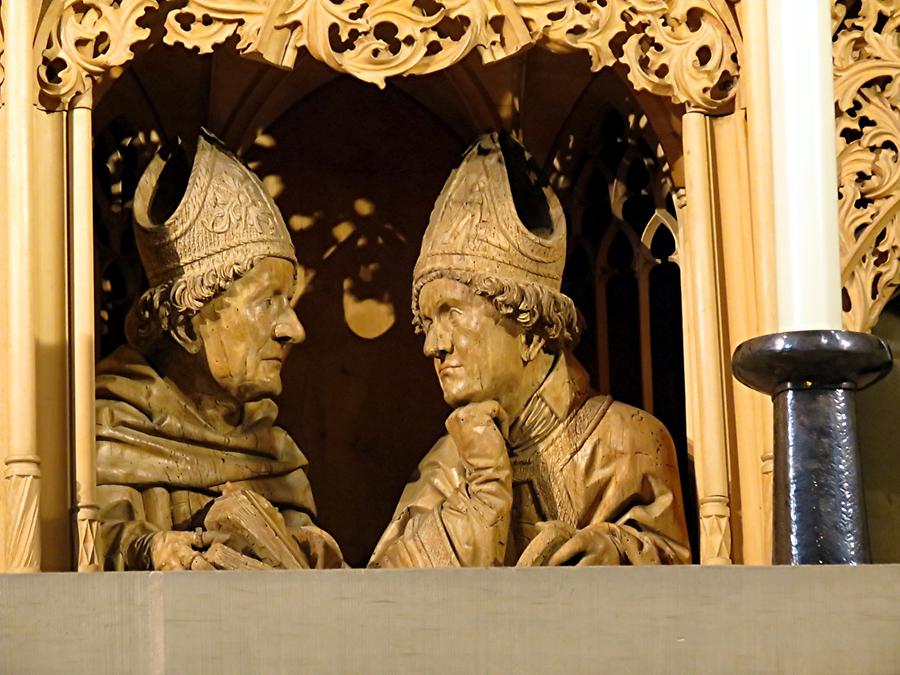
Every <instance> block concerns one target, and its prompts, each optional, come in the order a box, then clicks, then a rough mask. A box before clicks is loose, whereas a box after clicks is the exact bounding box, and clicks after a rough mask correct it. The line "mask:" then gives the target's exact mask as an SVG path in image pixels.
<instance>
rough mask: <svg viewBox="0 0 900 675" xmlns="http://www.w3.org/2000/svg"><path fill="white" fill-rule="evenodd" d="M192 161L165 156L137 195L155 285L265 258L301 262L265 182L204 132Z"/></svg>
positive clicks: (139, 227)
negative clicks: (298, 260)
mask: <svg viewBox="0 0 900 675" xmlns="http://www.w3.org/2000/svg"><path fill="white" fill-rule="evenodd" d="M186 173H187V168H186V166H185V164H184V162H179V161H178V159H177V158H176V157H169V158H164V157H163V156H162V155H161V154H157V155H156V156H155V157H154V158H153V160H152V161H151V162H150V164H149V165H148V166H147V169H146V170H145V171H144V173H143V175H142V176H141V179H140V181H139V182H138V187H137V191H136V193H135V197H134V222H135V237H136V239H137V246H138V251H139V253H140V256H141V262H142V263H143V265H144V271H145V272H146V273H147V279H148V280H149V281H150V286H151V287H153V286H159V285H161V284H165V283H167V282H170V281H173V280H175V279H178V278H181V277H190V276H195V275H200V274H204V273H207V272H210V271H212V270H220V271H222V272H225V273H227V271H228V270H229V269H231V268H233V267H234V266H235V265H237V264H240V263H246V262H247V261H248V260H252V259H254V258H258V257H269V256H271V257H276V258H284V259H286V260H290V261H291V262H294V263H296V262H297V258H296V254H295V252H294V246H293V244H292V243H291V236H290V234H289V232H288V229H287V227H286V226H285V224H284V219H283V218H282V217H281V213H280V212H279V210H278V207H276V206H275V203H274V202H273V201H272V198H271V197H270V196H269V194H268V192H266V189H265V187H263V184H262V182H261V181H260V180H259V178H257V177H256V175H255V174H254V173H253V172H252V171H251V170H250V169H249V168H247V167H246V166H245V165H244V164H243V163H242V162H241V161H240V160H239V159H238V158H237V157H235V156H234V155H233V154H232V153H231V152H229V151H228V150H227V149H225V147H224V146H223V145H222V143H221V141H219V140H218V139H217V138H216V137H215V136H213V135H212V134H210V133H209V132H207V131H205V130H201V132H200V137H199V139H198V141H197V152H196V154H195V155H194V161H193V164H192V166H191V168H190V173H189V175H187V177H186V181H185V174H186Z"/></svg>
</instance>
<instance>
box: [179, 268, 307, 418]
mask: <svg viewBox="0 0 900 675" xmlns="http://www.w3.org/2000/svg"><path fill="white" fill-rule="evenodd" d="M295 287H296V283H295V277H294V266H293V265H292V264H291V263H289V262H288V261H287V260H282V259H281V258H265V259H264V260H262V261H260V262H259V263H258V264H256V265H255V266H254V267H253V269H251V270H250V271H249V272H248V273H247V274H245V275H244V276H243V277H241V278H240V279H238V280H237V281H235V282H234V283H233V284H231V285H230V286H229V287H228V289H227V290H226V291H225V292H224V293H222V295H220V296H218V297H217V298H216V299H215V300H213V301H212V302H210V303H207V304H206V305H205V306H204V307H203V309H202V310H200V312H199V313H198V314H197V315H195V316H194V319H193V325H194V330H195V332H196V334H197V336H198V338H200V341H201V342H202V347H201V349H202V351H203V354H204V356H205V357H206V364H207V367H208V368H209V372H210V374H211V375H212V377H213V379H214V380H215V381H216V382H217V383H218V385H219V386H220V387H221V388H222V389H223V390H225V391H226V392H228V393H229V394H230V395H231V396H232V397H234V398H235V399H236V400H237V401H240V402H242V403H244V402H247V401H255V400H259V399H262V398H267V397H270V396H277V395H278V394H280V393H281V366H282V363H283V362H284V359H285V357H286V356H287V354H288V351H289V349H290V347H291V345H293V344H296V343H299V342H302V341H303V339H304V338H305V337H306V335H305V333H304V331H303V326H302V325H300V321H299V319H298V318H297V314H296V313H295V312H294V308H293V305H292V300H293V297H294V290H295Z"/></svg>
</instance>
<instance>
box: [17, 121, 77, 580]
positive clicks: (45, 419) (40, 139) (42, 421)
mask: <svg viewBox="0 0 900 675" xmlns="http://www.w3.org/2000/svg"><path fill="white" fill-rule="evenodd" d="M32 117H33V122H32V124H33V128H34V154H33V155H32V157H31V160H30V162H29V165H28V170H27V171H24V172H23V173H26V174H30V180H31V198H32V200H33V201H32V213H33V214H34V217H33V219H32V221H31V246H32V254H31V258H30V259H31V261H32V264H33V267H32V268H31V275H32V284H33V286H32V290H31V296H30V297H29V299H28V302H29V303H30V305H31V307H32V312H33V321H34V342H35V353H34V358H35V364H34V366H35V396H36V397H37V399H36V402H35V406H36V408H37V416H36V421H37V429H36V432H35V438H36V442H37V448H38V453H37V454H38V455H39V456H40V458H41V505H40V521H41V537H40V540H41V569H42V570H43V571H49V572H66V571H70V570H71V569H72V567H73V565H72V559H73V556H72V548H73V547H72V512H71V497H70V492H71V487H70V486H71V478H70V465H71V458H70V433H69V346H68V342H69V335H68V332H69V331H68V322H69V317H68V302H67V286H68V273H67V272H68V261H67V258H68V255H67V251H66V193H67V189H66V166H65V148H66V113H64V112H47V111H44V110H39V109H37V108H35V107H32ZM13 138H14V137H13ZM14 264H21V263H14ZM13 422H14V421H13Z"/></svg>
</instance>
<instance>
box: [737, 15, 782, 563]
mask: <svg viewBox="0 0 900 675" xmlns="http://www.w3.org/2000/svg"><path fill="white" fill-rule="evenodd" d="M740 6H741V9H742V12H743V22H742V28H743V34H744V43H743V45H744V51H743V54H742V62H743V63H744V69H743V71H742V74H743V82H744V86H743V88H742V90H741V94H742V96H739V102H738V105H739V107H740V108H741V109H742V110H744V111H745V114H746V118H747V150H748V152H747V161H748V164H749V178H750V192H749V197H750V213H751V216H752V223H751V231H752V237H751V238H752V251H753V260H754V265H755V269H756V270H757V273H756V288H757V293H756V305H757V311H758V317H759V323H758V326H757V330H756V332H755V333H754V334H755V335H764V334H767V333H772V332H774V331H775V328H776V325H777V302H776V299H777V296H776V290H777V289H776V288H775V275H774V274H766V273H765V272H764V271H765V270H772V269H775V211H774V208H773V203H772V199H773V197H772V194H773V186H772V138H771V133H772V130H771V108H770V104H769V87H768V80H769V48H768V26H767V18H766V16H767V15H766V3H765V2H742V3H741V5H740ZM737 161H740V160H737ZM753 397H754V398H755V403H754V404H753V405H754V407H755V410H756V412H755V415H756V423H755V424H754V425H753V427H752V428H751V429H745V428H741V427H738V434H739V437H740V438H739V441H738V443H739V450H740V452H741V453H742V456H743V453H744V452H745V450H744V445H745V444H744V442H743V441H742V440H740V439H744V438H747V439H748V440H749V439H750V438H752V437H753V436H754V435H755V436H756V437H758V439H757V440H756V441H755V442H753V441H750V445H751V447H752V446H754V445H757V444H758V447H760V448H761V449H762V454H761V455H760V458H759V460H760V463H761V464H760V471H761V473H762V485H761V489H762V495H761V503H762V549H761V551H760V558H756V557H755V556H754V552H753V551H752V550H747V549H745V556H746V557H745V560H746V562H748V563H766V562H768V561H769V560H771V551H772V469H773V459H774V456H773V448H772V444H773V435H772V433H771V430H772V425H773V422H772V406H771V405H770V404H769V401H768V400H767V399H766V397H765V396H764V395H763V394H758V393H753ZM749 525H750V523H749V521H746V522H745V524H744V532H745V541H749V542H753V541H758V539H759V537H758V536H754V535H752V534H751V533H750V532H749Z"/></svg>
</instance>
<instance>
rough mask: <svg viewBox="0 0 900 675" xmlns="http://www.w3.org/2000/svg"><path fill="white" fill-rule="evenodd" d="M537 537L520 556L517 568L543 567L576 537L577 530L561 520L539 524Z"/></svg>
mask: <svg viewBox="0 0 900 675" xmlns="http://www.w3.org/2000/svg"><path fill="white" fill-rule="evenodd" d="M537 528H538V530H539V532H538V534H537V536H536V537H535V538H534V539H532V540H531V542H529V544H528V546H526V547H525V550H524V551H522V553H521V555H520V556H519V560H518V561H517V562H516V567H543V566H545V565H549V564H550V558H551V557H552V556H553V554H554V553H556V552H557V551H558V550H559V548H560V547H561V546H562V545H563V544H565V543H566V542H567V541H569V540H571V539H572V537H573V536H575V528H574V527H572V526H571V525H569V524H567V523H564V522H563V521H561V520H548V521H544V522H541V523H537Z"/></svg>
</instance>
